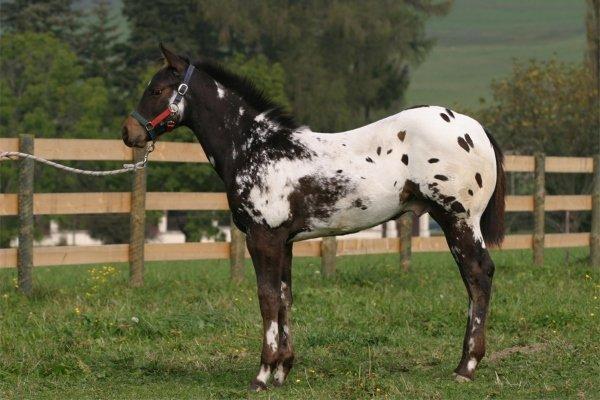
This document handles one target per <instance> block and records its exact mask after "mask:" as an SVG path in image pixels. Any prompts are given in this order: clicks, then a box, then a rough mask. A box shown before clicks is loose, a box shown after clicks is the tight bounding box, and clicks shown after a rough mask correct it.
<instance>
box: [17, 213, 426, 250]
mask: <svg viewBox="0 0 600 400" xmlns="http://www.w3.org/2000/svg"><path fill="white" fill-rule="evenodd" d="M214 226H215V227H217V223H216V221H215V222H214ZM386 226H387V232H386V234H387V237H397V236H398V233H397V231H396V223H395V221H388V222H387V223H386ZM417 226H418V230H417V229H416V228H417V227H416V226H415V229H414V230H413V235H416V236H422V237H429V236H430V234H431V231H430V218H429V215H428V214H424V215H422V216H421V217H420V218H419V221H418V225H417ZM167 227H168V224H167V213H164V214H163V216H162V217H161V218H160V219H159V222H158V232H157V234H156V236H154V237H152V238H148V239H147V242H148V243H184V242H185V235H184V234H183V232H181V231H180V230H168V229H167ZM218 228H219V230H220V231H221V232H222V233H223V235H224V236H225V238H226V240H227V241H229V240H231V233H230V228H229V226H218ZM417 232H418V233H417ZM381 236H382V226H381V225H377V226H374V227H372V228H370V229H366V230H363V231H360V232H356V233H351V234H349V235H346V236H345V237H348V238H369V239H376V238H380V237H381ZM213 241H214V240H213V239H210V238H203V239H202V242H213ZM18 243H19V242H18V239H17V238H15V239H13V240H12V241H11V242H10V245H11V247H16V246H17V245H18ZM101 244H102V241H101V240H98V239H94V238H93V237H91V236H90V235H89V233H88V231H85V230H69V229H60V227H59V224H58V222H57V221H50V229H49V231H48V234H46V235H44V237H42V239H41V240H39V241H37V240H36V241H35V245H36V246H93V245H101Z"/></svg>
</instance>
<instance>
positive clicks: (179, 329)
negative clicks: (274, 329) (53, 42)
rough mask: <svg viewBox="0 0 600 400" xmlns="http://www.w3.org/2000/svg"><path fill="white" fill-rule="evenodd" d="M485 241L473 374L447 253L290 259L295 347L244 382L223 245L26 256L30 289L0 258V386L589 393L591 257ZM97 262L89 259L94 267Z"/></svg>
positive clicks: (251, 312) (252, 323)
mask: <svg viewBox="0 0 600 400" xmlns="http://www.w3.org/2000/svg"><path fill="white" fill-rule="evenodd" d="M546 254H547V255H546V257H547V265H546V266H545V267H544V268H535V267H532V266H531V264H530V259H531V254H530V252H527V251H510V252H508V251H507V252H503V253H495V254H494V256H493V258H494V259H495V260H496V265H497V269H496V278H495V282H494V283H495V288H494V295H493V300H492V309H491V316H490V322H489V327H488V356H486V358H485V359H484V361H483V362H482V364H481V366H480V368H479V369H478V374H477V379H476V380H475V381H474V382H472V383H469V384H459V383H456V382H454V381H453V380H452V379H451V373H452V370H453V368H454V367H455V366H456V363H457V362H458V360H459V357H460V348H461V343H462V335H463V332H464V324H465V320H466V317H465V314H466V309H467V302H466V294H465V290H464V287H463V284H462V281H461V280H460V277H459V274H458V270H457V268H456V267H455V265H454V263H453V261H452V260H451V257H450V256H449V254H416V255H415V256H414V261H413V268H412V271H411V272H410V273H408V274H404V273H401V272H400V271H399V270H398V267H397V262H396V260H397V257H396V256H394V255H386V256H355V257H345V258H341V259H340V260H339V266H338V274H337V276H336V278H335V279H332V280H327V281H326V280H323V279H322V278H321V277H320V276H319V260H317V259H308V258H304V259H297V260H296V261H295V263H294V278H295V281H294V297H295V303H294V308H293V311H294V313H293V321H294V325H293V327H294V335H295V337H294V339H295V345H296V355H297V363H296V365H295V368H294V370H293V371H292V373H291V375H290V377H289V379H288V382H287V384H286V385H285V386H284V387H283V388H279V389H275V390H269V391H267V392H265V393H260V394H250V393H248V392H246V387H247V385H248V383H249V381H250V379H251V378H252V377H253V375H254V374H255V373H256V372H257V368H258V365H259V364H258V363H259V347H260V343H261V338H260V319H259V312H258V303H257V299H256V295H255V285H254V277H253V273H251V271H250V268H248V272H247V277H246V281H245V282H244V284H243V285H242V286H241V287H234V286H232V285H230V284H229V282H228V264H227V263H226V262H220V261H194V262H177V263H148V265H147V271H146V286H145V287H144V288H142V289H130V288H128V287H127V285H126V282H127V270H126V266H125V265H115V266H114V268H106V267H104V268H103V266H95V267H92V266H81V267H53V268H38V269H36V270H35V281H36V282H35V286H36V288H37V290H36V293H35V296H34V297H33V298H32V299H31V300H27V299H25V298H23V297H21V296H20V295H18V294H17V293H16V292H15V290H14V288H13V285H14V283H13V279H14V277H15V271H13V270H1V271H0V398H3V399H11V398H35V399H50V398H52V399H54V398H60V399H67V398H73V399H83V398H102V399H112V398H114V399H150V398H152V399H167V398H178V399H184V398H197V399H205V398H215V399H217V398H218V399H222V398H252V399H254V398H259V399H266V398H282V399H283V398H290V399H308V398H340V399H351V398H357V399H364V398H369V397H381V398H392V399H396V398H399V399H403V398H407V399H429V398H431V399H483V398H501V399H521V398H526V399H532V398H535V399H538V398H555V399H565V398H578V399H598V398H600V380H599V379H598V376H600V341H599V338H600V320H599V316H600V273H599V272H598V271H597V270H595V271H592V270H591V269H590V268H589V267H587V266H585V264H584V262H583V260H584V258H585V257H586V255H587V252H586V251H584V250H571V252H570V256H569V260H570V262H569V263H568V265H565V252H564V250H554V251H548V252H547V253H546ZM92 268H95V269H92Z"/></svg>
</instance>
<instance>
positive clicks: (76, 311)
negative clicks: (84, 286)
mask: <svg viewBox="0 0 600 400" xmlns="http://www.w3.org/2000/svg"><path fill="white" fill-rule="evenodd" d="M75 314H76V315H81V309H80V308H79V307H77V306H76V307H75Z"/></svg>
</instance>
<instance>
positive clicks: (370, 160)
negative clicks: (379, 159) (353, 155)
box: [365, 157, 375, 163]
mask: <svg viewBox="0 0 600 400" xmlns="http://www.w3.org/2000/svg"><path fill="white" fill-rule="evenodd" d="M365 160H367V162H370V163H374V162H375V161H373V159H372V158H371V157H367V158H365Z"/></svg>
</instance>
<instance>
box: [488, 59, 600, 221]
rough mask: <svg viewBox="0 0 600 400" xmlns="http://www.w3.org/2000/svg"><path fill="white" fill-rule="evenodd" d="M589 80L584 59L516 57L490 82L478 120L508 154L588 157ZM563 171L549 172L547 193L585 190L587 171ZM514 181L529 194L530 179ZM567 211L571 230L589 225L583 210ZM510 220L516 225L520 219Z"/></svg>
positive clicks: (591, 150)
mask: <svg viewBox="0 0 600 400" xmlns="http://www.w3.org/2000/svg"><path fill="white" fill-rule="evenodd" d="M592 79H593V78H592V76H591V74H589V71H588V69H587V68H586V67H585V66H584V65H583V64H568V63H563V62H558V61H556V60H551V61H543V62H539V61H534V60H532V61H529V62H515V64H514V66H513V71H512V74H511V75H510V76H508V77H507V78H505V79H502V80H500V81H496V82H494V83H493V84H492V101H491V103H490V104H487V105H484V108H483V109H482V110H480V112H479V113H478V114H479V117H480V120H481V121H485V125H486V127H487V128H488V129H489V130H490V131H491V132H492V133H493V134H494V136H495V137H496V138H497V139H498V142H499V143H501V145H502V148H503V150H504V151H505V152H507V153H516V154H533V153H534V152H537V151H540V152H544V153H546V154H547V155H556V156H576V157H583V156H591V155H593V154H595V153H597V151H598V150H597V149H598V147H597V146H598V132H599V129H600V126H599V122H600V118H599V115H598V114H599V113H600V110H598V107H597V99H596V98H595V97H594V96H591V95H590V94H591V92H592V91H593V89H591V88H593V86H592ZM567 175H570V174H550V175H548V176H547V178H546V190H547V191H548V193H549V194H581V193H589V190H590V187H591V176H590V175H583V176H567ZM517 183H520V186H521V187H520V188H516V190H519V189H520V190H519V191H520V192H522V193H523V194H525V193H531V190H532V188H531V186H527V185H530V183H531V180H530V179H526V180H524V181H519V182H517ZM512 189H513V193H514V191H515V188H512ZM572 216H573V219H572V226H573V228H575V229H577V228H579V227H587V224H589V215H587V214H577V215H574V214H572ZM511 218H512V217H511ZM547 221H548V222H549V225H550V227H551V228H552V227H553V228H554V229H557V228H559V227H560V226H561V224H562V218H560V221H559V219H558V218H556V216H552V215H550V214H549V216H548V218H547ZM512 222H513V226H514V227H519V226H520V224H521V222H522V219H518V218H513V219H512Z"/></svg>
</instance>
